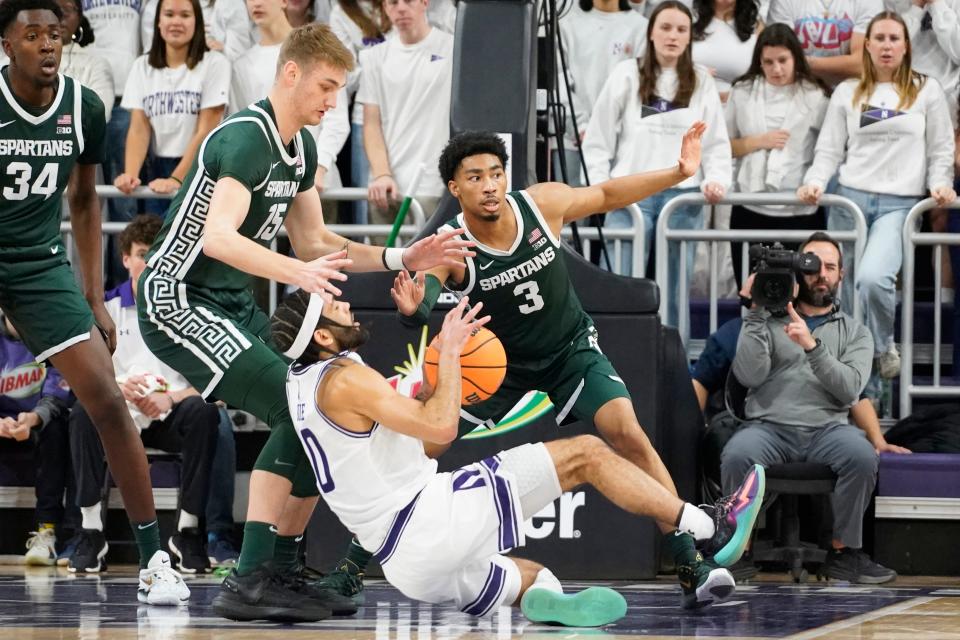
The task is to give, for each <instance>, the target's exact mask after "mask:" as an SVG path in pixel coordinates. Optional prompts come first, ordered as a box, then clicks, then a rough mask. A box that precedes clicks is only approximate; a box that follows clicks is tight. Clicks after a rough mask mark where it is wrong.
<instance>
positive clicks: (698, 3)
mask: <svg viewBox="0 0 960 640" xmlns="http://www.w3.org/2000/svg"><path fill="white" fill-rule="evenodd" d="M693 12H694V15H696V20H695V21H694V23H693V61H694V63H696V64H699V65H703V66H704V67H707V68H708V69H709V70H710V73H712V74H713V79H714V82H716V83H717V91H719V92H720V99H721V100H722V101H723V102H726V101H727V94H729V93H730V86H731V85H732V84H733V81H734V80H736V79H737V78H739V77H740V76H742V75H743V74H745V73H746V72H747V69H748V68H749V67H750V59H751V58H752V57H753V49H754V45H755V44H756V42H757V33H758V32H759V31H760V30H761V29H762V28H763V23H762V22H761V21H760V6H759V5H758V4H757V2H756V0H694V3H693Z"/></svg>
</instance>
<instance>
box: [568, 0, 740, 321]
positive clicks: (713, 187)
mask: <svg viewBox="0 0 960 640" xmlns="http://www.w3.org/2000/svg"><path fill="white" fill-rule="evenodd" d="M692 22H693V20H692V16H691V14H690V10H689V9H687V7H686V6H684V5H683V4H681V3H680V2H677V1H676V0H665V1H664V2H662V3H660V5H659V6H658V7H657V8H656V9H655V10H654V11H653V13H652V14H651V16H650V23H649V25H648V27H647V45H646V53H645V54H644V56H643V57H642V58H640V59H639V60H625V61H623V62H621V63H619V64H618V65H617V66H616V67H614V69H613V71H612V72H611V74H610V78H609V79H608V80H607V82H606V84H605V85H604V86H603V89H602V90H601V91H600V96H599V97H598V98H597V102H596V104H595V105H594V107H593V115H592V117H591V118H590V124H589V126H588V127H587V134H586V136H585V137H584V141H583V153H584V156H585V158H586V163H587V171H588V175H589V176H590V180H591V181H592V182H593V184H597V183H599V182H602V181H604V180H608V179H610V178H616V177H619V176H624V175H628V174H631V173H640V172H643V171H650V170H654V169H662V168H664V167H668V166H671V165H672V164H673V163H674V162H675V158H676V155H677V149H679V148H680V141H681V139H682V138H683V134H684V133H685V132H686V131H687V129H689V128H690V126H691V125H692V124H693V123H694V122H696V121H698V120H703V121H704V122H706V124H707V130H706V133H705V134H704V136H703V141H702V147H703V156H702V161H701V165H700V170H699V171H697V173H696V175H694V176H693V177H691V178H689V179H688V180H685V181H684V182H682V183H680V185H678V186H677V187H674V188H672V189H667V190H665V191H662V192H660V193H658V194H656V195H653V196H651V197H649V198H647V199H646V200H641V201H640V202H639V203H637V204H638V205H639V206H640V209H641V210H642V211H643V217H644V226H645V234H646V245H645V249H646V252H647V254H648V255H649V252H650V249H651V247H652V246H653V239H654V229H655V227H656V224H657V218H658V217H659V215H660V210H661V209H662V208H663V205H664V204H666V203H667V202H668V201H669V200H671V199H672V198H674V197H676V196H677V195H680V194H684V193H695V192H696V191H697V189H699V190H700V191H702V192H703V194H704V196H705V197H706V199H707V201H708V202H710V203H716V202H717V201H719V200H720V199H721V198H723V195H724V193H726V188H727V185H728V184H729V182H730V177H731V174H732V172H733V169H732V166H731V162H732V161H731V157H730V140H729V139H728V136H727V127H726V125H725V124H724V121H723V106H722V105H721V104H720V96H719V94H718V93H717V88H716V85H715V84H714V82H713V78H712V77H711V76H710V74H709V73H708V72H707V70H706V69H704V68H702V67H695V66H694V64H693V59H692V56H691V52H690V34H691V24H692ZM605 226H607V227H613V228H618V227H619V228H624V227H632V226H633V223H632V221H631V218H630V217H629V216H628V215H627V213H626V212H625V211H615V212H612V213H609V214H608V215H607V217H606V225H605ZM702 226H703V207H702V206H700V205H693V206H685V207H681V208H680V209H679V210H678V211H676V212H675V213H674V214H673V216H672V218H671V228H680V229H699V228H701V227H702ZM670 253H671V256H670V280H671V283H672V286H671V294H670V295H669V296H665V297H666V298H667V299H668V300H669V301H670V303H669V305H668V307H667V310H666V311H667V312H666V323H667V324H669V325H671V326H676V324H677V321H678V318H679V316H678V312H677V306H676V301H677V294H678V292H679V289H680V287H681V286H682V287H688V284H689V283H687V282H685V283H679V282H678V280H679V272H680V258H679V251H677V250H676V249H674V250H673V251H671V252H670ZM693 255H694V244H693V243H688V247H687V255H686V256H685V259H686V262H687V271H686V273H687V278H688V279H689V277H690V275H691V274H692V272H693ZM630 268H631V266H630V265H624V267H623V270H622V271H621V272H622V273H630Z"/></svg>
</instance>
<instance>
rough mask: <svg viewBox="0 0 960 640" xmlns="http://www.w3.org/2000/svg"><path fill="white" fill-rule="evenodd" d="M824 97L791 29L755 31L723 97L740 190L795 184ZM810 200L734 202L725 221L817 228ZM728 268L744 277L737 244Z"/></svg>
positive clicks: (809, 155)
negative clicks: (743, 69)
mask: <svg viewBox="0 0 960 640" xmlns="http://www.w3.org/2000/svg"><path fill="white" fill-rule="evenodd" d="M829 102H830V99H829V97H828V94H827V88H826V86H825V85H824V84H823V82H822V81H821V80H820V79H818V78H816V77H814V76H813V73H812V72H811V71H810V65H808V64H807V60H806V58H805V57H804V55H803V49H802V48H801V47H800V41H799V40H797V36H796V34H795V33H794V32H793V29H791V28H790V27H788V26H786V25H784V24H775V25H771V26H769V27H767V28H766V29H764V30H763V32H762V33H761V34H760V37H759V38H758V39H757V47H756V50H755V51H754V54H753V61H752V63H751V64H750V69H749V70H748V71H747V73H746V74H745V75H743V76H742V77H740V78H738V79H737V80H735V81H734V84H733V89H732V90H731V92H730V99H729V100H727V105H726V117H727V132H728V133H729V134H730V146H731V147H732V148H733V157H734V158H739V164H738V167H737V173H736V178H735V184H736V187H737V188H736V190H737V191H738V192H740V193H762V192H778V191H790V192H793V191H796V189H797V187H799V186H800V184H801V181H802V180H803V176H804V174H805V173H806V171H807V169H808V168H809V167H810V164H811V163H812V162H813V149H814V147H815V146H816V144H817V135H818V134H819V133H820V127H821V126H822V124H823V118H824V116H825V115H826V111H827V104H829ZM825 225H826V215H825V212H824V211H823V209H822V208H819V207H814V206H781V205H733V210H732V213H731V216H730V228H731V229H807V230H816V229H823V228H824V227H825ZM732 249H733V251H732V255H733V270H734V274H735V276H736V279H737V287H739V286H740V285H741V284H742V274H741V270H742V256H743V245H742V244H741V243H739V242H735V243H733V247H732Z"/></svg>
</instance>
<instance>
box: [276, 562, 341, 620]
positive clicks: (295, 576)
mask: <svg viewBox="0 0 960 640" xmlns="http://www.w3.org/2000/svg"><path fill="white" fill-rule="evenodd" d="M280 578H281V579H282V580H283V583H284V585H286V587H287V588H288V589H290V590H291V591H296V592H297V593H299V594H300V595H304V596H307V597H309V598H311V599H312V600H316V601H317V602H320V603H321V604H322V605H323V606H325V607H326V608H328V609H330V611H332V612H333V615H335V616H352V615H353V614H355V613H356V612H357V605H356V604H355V603H354V602H353V600H351V599H350V598H349V597H348V596H344V595H341V594H339V593H337V592H336V591H334V590H333V589H331V588H330V587H329V586H327V585H326V583H325V581H324V579H325V578H326V576H324V575H323V574H322V573H320V572H319V571H316V570H314V569H311V568H310V567H308V566H306V565H305V564H303V563H302V562H298V563H297V566H296V568H295V569H294V570H293V571H291V572H289V573H287V572H283V573H281V574H280Z"/></svg>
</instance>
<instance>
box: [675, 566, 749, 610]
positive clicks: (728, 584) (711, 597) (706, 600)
mask: <svg viewBox="0 0 960 640" xmlns="http://www.w3.org/2000/svg"><path fill="white" fill-rule="evenodd" d="M677 578H678V579H679V580H680V587H681V588H682V589H683V596H682V598H681V602H680V604H681V606H682V607H683V608H684V609H701V608H703V607H706V606H709V605H711V604H713V603H715V602H723V601H724V600H726V599H727V598H729V597H730V596H731V595H732V594H733V592H734V591H736V588H737V584H736V582H734V580H733V576H732V575H731V574H730V572H729V571H727V570H726V569H724V568H723V567H718V566H716V565H715V564H712V563H710V562H704V561H703V560H702V558H701V557H700V554H699V553H698V554H697V562H695V563H693V564H681V565H679V566H678V567H677Z"/></svg>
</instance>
